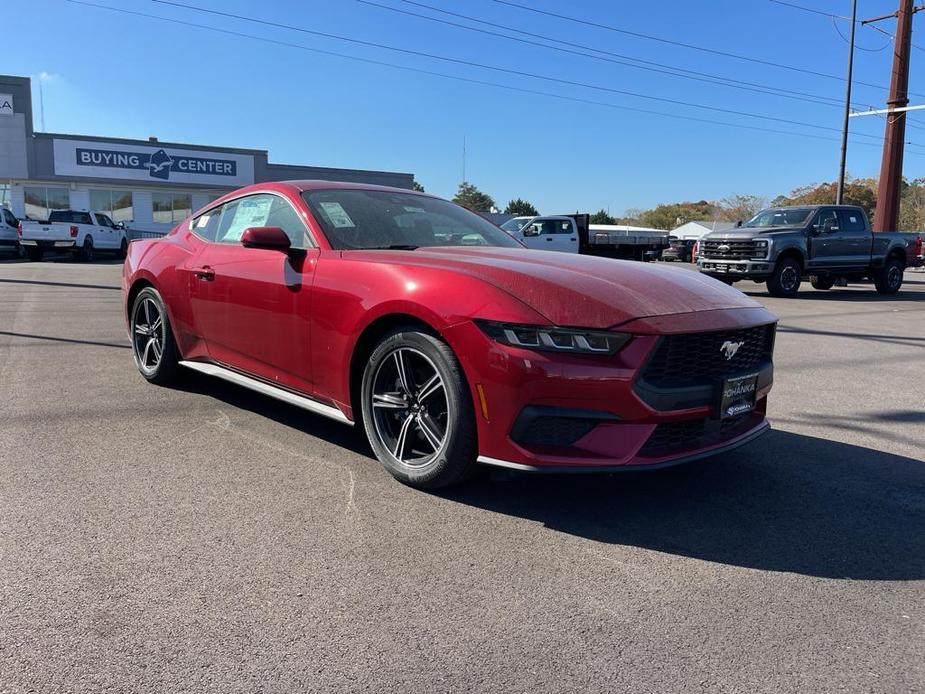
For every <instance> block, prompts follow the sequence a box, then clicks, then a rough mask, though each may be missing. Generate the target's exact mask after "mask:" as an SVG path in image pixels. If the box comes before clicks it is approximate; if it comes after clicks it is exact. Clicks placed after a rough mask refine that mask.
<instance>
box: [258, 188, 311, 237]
mask: <svg viewBox="0 0 925 694" xmlns="http://www.w3.org/2000/svg"><path fill="white" fill-rule="evenodd" d="M266 226H268V227H279V228H280V229H282V230H283V231H285V232H286V236H288V237H289V243H291V244H292V247H293V248H308V247H309V246H311V245H312V243H311V241H310V239H309V236H308V232H307V231H306V229H305V225H304V224H303V223H302V220H301V219H299V215H298V214H296V211H295V209H293V207H292V205H290V204H289V203H288V202H286V201H285V200H283V199H282V198H279V197H276V196H275V195H274V196H273V203H272V204H271V205H270V216H269V217H268V218H267V223H266Z"/></svg>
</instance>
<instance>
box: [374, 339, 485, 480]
mask: <svg viewBox="0 0 925 694" xmlns="http://www.w3.org/2000/svg"><path fill="white" fill-rule="evenodd" d="M399 365H401V366H399ZM402 374H405V375H402ZM433 374H436V375H437V376H438V377H439V379H440V381H441V382H442V385H441V386H439V388H438V389H437V390H432V391H431V394H430V395H424V396H423V397H420V399H418V398H419V396H420V395H421V391H422V390H424V388H422V383H420V381H423V382H424V383H423V386H426V385H427V384H428V383H432V381H433ZM432 388H433V386H432ZM440 393H442V395H440ZM374 396H376V402H377V403H378V404H377V405H375V406H374V404H373V401H374ZM360 398H361V412H362V416H363V426H364V428H365V430H366V436H367V438H368V439H369V443H370V446H372V449H373V452H374V453H375V454H376V457H377V458H378V459H379V462H381V463H382V465H383V466H384V467H385V468H386V470H388V471H389V473H390V474H391V475H392V476H393V477H395V478H396V479H398V480H399V481H401V482H404V483H405V484H408V485H410V486H412V487H417V488H419V489H437V488H440V487H446V486H448V485H451V484H454V483H456V482H459V481H461V480H463V479H465V478H466V477H468V476H469V475H470V474H471V473H472V472H473V471H474V469H475V459H476V456H477V450H478V449H477V443H476V424H475V409H474V407H473V404H472V397H471V396H470V393H469V389H468V387H467V385H466V380H465V378H464V377H463V372H462V368H461V367H460V365H459V362H458V361H457V359H456V356H455V355H454V354H453V351H452V350H451V349H450V348H449V346H448V345H447V344H446V343H444V342H443V341H442V340H440V339H439V338H437V337H434V336H433V335H429V334H427V333H424V332H421V331H420V330H419V329H417V328H415V327H411V326H409V327H404V328H398V329H396V330H393V331H392V332H390V333H388V334H387V335H386V336H385V337H384V338H383V339H382V341H381V342H380V343H379V344H378V345H377V347H376V348H375V349H374V350H373V353H372V354H371V355H370V357H369V359H368V360H367V363H366V368H365V369H364V371H363V381H362V384H361V387H360ZM402 432H404V434H403V433H402ZM438 436H439V437H440V438H439V439H437V437H438ZM428 437H430V438H428ZM434 440H437V442H438V444H439V445H435V444H434V443H433V441H434ZM409 446H410V450H409V448H408V447H409ZM416 453H420V455H419V456H416V455H415V454H416Z"/></svg>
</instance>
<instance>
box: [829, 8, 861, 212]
mask: <svg viewBox="0 0 925 694" xmlns="http://www.w3.org/2000/svg"><path fill="white" fill-rule="evenodd" d="M857 15H858V0H851V39H850V40H849V41H848V77H847V80H846V82H847V84H846V85H845V120H844V123H843V124H842V133H841V162H840V164H839V167H838V189H837V192H836V193H835V204H836V205H841V204H842V203H843V202H844V196H845V162H846V160H847V158H848V121H849V117H850V115H851V72H852V70H853V69H854V30H855V29H856V28H857V25H858V21H857V20H858V17H857Z"/></svg>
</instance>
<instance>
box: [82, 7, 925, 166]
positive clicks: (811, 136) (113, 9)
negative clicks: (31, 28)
mask: <svg viewBox="0 0 925 694" xmlns="http://www.w3.org/2000/svg"><path fill="white" fill-rule="evenodd" d="M67 2H69V3H71V4H75V5H83V6H85V7H93V8H97V9H101V10H108V11H110V12H119V13H122V14H128V15H134V16H137V17H144V18H147V19H156V20H158V21H162V22H167V23H170V24H177V25H182V26H187V27H192V28H195V29H204V30H206V31H211V32H215V33H219V34H225V35H228V36H236V37H239V38H246V39H251V40H254V41H260V42H263V43H268V44H272V45H277V46H284V47H287V48H295V49H299V50H303V51H309V52H311V53H316V54H320V55H326V56H333V57H337V58H344V59H346V60H352V61H355V62H360V63H365V64H369V65H376V66H380V67H389V68H394V69H397V70H403V71H406V72H413V73H416V74H423V75H429V76H433V77H440V78H444V79H450V80H454V81H458V82H465V83H470V84H478V85H482V86H489V87H493V88H498V89H503V90H507V91H511V92H516V93H521V94H531V95H536V96H544V97H549V98H553V99H558V100H561V101H569V102H574V103H580V104H588V105H593V106H603V107H607V108H613V109H617V110H621V111H630V112H633V113H643V114H646V115H655V116H662V117H666V118H674V119H677V120H685V121H692V122H697V123H706V124H709V125H719V126H723V127H728V128H738V129H743V130H753V131H758V132H766V133H774V134H779V135H787V136H792V137H803V138H809V139H813V140H825V141H829V142H837V141H838V139H837V138H834V137H826V136H824V135H815V134H812V133H801V132H794V131H790V130H778V129H775V128H765V127H761V126H757V125H745V124H741V123H730V122H727V121H719V120H713V119H708V118H699V117H697V116H689V115H683V114H679V113H669V112H665V111H654V110H651V109H644V108H637V107H633V106H624V105H621V104H613V103H609V102H605V101H597V100H593V99H584V98H581V97H574V96H568V95H565V94H556V93H553V92H544V91H541V90H537V89H528V88H525V87H515V86H512V85H507V84H502V83H498V82H491V81H487V80H480V79H474V78H470V77H462V76H460V75H451V74H447V73H442V72H437V71H434V70H426V69H423V68H416V67H410V66H407V65H399V64H396V63H389V62H386V61H382V60H375V59H373V58H363V57H359V56H355V55H349V54H346V53H339V52H337V51H329V50H325V49H322V48H314V47H311V46H305V45H303V44H298V43H292V42H289V41H282V40H278V39H271V38H267V37H264V36H257V35H255V34H248V33H244V32H240V31H233V30H230V29H221V28H219V27H216V26H212V25H208V24H200V23H197V22H189V21H185V20H182V19H177V18H174V17H163V16H160V15H156V14H149V13H147V12H138V11H135V10H127V9H124V8H121V7H111V6H108V5H99V4H96V3H93V2H86V1H85V0H67ZM856 144H858V145H865V146H868V147H879V146H880V145H879V144H876V143H873V142H858V143H856ZM921 156H925V152H923V153H921Z"/></svg>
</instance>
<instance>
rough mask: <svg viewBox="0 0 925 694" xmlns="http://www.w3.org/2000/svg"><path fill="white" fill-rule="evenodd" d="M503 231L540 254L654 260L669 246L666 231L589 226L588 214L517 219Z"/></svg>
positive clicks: (506, 223)
mask: <svg viewBox="0 0 925 694" xmlns="http://www.w3.org/2000/svg"><path fill="white" fill-rule="evenodd" d="M501 228H502V229H504V230H505V231H506V232H508V233H509V234H510V235H511V236H513V237H514V238H515V239H517V240H518V241H520V242H521V243H522V244H524V245H525V246H526V247H527V248H533V249H536V250H541V251H560V252H564V253H582V254H584V255H600V256H605V257H607V258H624V259H627V260H654V259H655V258H657V257H658V256H659V255H660V254H661V252H662V251H663V250H664V249H666V248H667V247H668V232H667V231H662V230H661V229H645V228H642V227H631V226H619V225H611V224H589V216H588V215H586V214H568V215H554V216H542V217H515V218H514V219H510V220H508V221H507V222H505V223H504V224H502V225H501Z"/></svg>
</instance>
